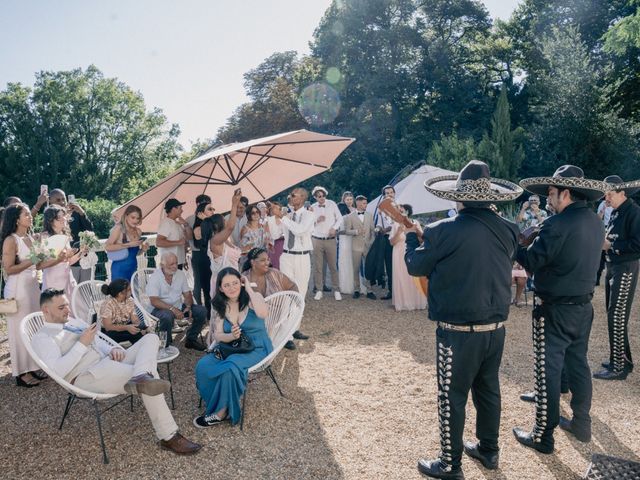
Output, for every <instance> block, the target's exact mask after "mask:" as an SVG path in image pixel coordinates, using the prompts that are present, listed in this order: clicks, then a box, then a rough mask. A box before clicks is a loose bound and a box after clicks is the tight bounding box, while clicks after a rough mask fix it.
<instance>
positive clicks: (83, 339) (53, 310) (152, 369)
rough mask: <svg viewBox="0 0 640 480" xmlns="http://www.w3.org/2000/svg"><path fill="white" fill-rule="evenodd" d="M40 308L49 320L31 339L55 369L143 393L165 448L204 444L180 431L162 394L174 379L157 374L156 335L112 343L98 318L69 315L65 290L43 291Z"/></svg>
mask: <svg viewBox="0 0 640 480" xmlns="http://www.w3.org/2000/svg"><path fill="white" fill-rule="evenodd" d="M40 308H41V309H42V313H43V315H44V321H45V323H44V326H43V327H42V328H41V329H40V330H38V332H37V333H36V334H35V335H34V336H33V339H32V341H31V344H32V346H33V349H34V351H35V352H36V354H37V355H38V356H39V357H40V358H41V359H42V361H44V363H46V364H47V365H48V366H49V367H50V368H51V369H52V370H53V371H54V372H55V373H56V374H57V375H59V376H60V377H63V378H64V379H65V380H66V381H68V382H69V383H71V384H73V385H75V386H77V387H78V388H81V389H83V390H88V391H90V392H94V393H128V394H137V395H140V398H141V399H142V402H143V403H144V406H145V408H146V409H147V413H148V415H149V417H150V419H151V423H152V424H153V428H154V430H155V432H156V436H157V437H158V439H159V440H160V446H161V447H162V448H165V449H167V450H171V451H172V452H174V453H177V454H181V455H187V454H192V453H196V452H197V451H198V450H200V448H201V446H200V445H198V444H197V443H193V442H191V441H189V440H187V439H186V438H184V437H183V436H182V435H180V433H178V426H177V425H176V422H175V421H174V419H173V416H172V415H171V412H170V411H169V407H168V406H167V402H166V401H165V399H164V396H163V395H162V394H163V393H166V392H168V391H169V388H170V386H171V384H170V383H169V382H167V381H166V380H160V379H159V378H158V371H157V363H158V362H157V355H158V346H159V344H160V340H159V339H158V336H157V335H155V334H152V333H148V334H147V335H145V336H143V337H142V339H141V340H139V341H138V342H136V343H135V344H134V345H133V346H132V347H131V348H128V349H126V350H125V349H123V348H122V347H120V346H117V347H113V346H112V345H110V344H109V343H107V342H106V341H104V340H102V339H101V338H100V337H96V333H97V325H96V324H93V325H90V326H89V325H87V324H86V323H85V322H83V321H81V320H77V319H69V301H68V300H67V298H66V297H65V295H64V291H62V290H54V289H51V288H50V289H46V290H45V291H44V292H42V294H41V295H40Z"/></svg>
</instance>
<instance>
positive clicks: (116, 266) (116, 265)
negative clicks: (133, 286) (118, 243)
mask: <svg viewBox="0 0 640 480" xmlns="http://www.w3.org/2000/svg"><path fill="white" fill-rule="evenodd" d="M127 250H129V255H128V256H127V258H125V259H124V260H118V261H117V262H113V263H112V264H111V281H112V282H113V281H114V280H115V279H117V278H124V279H125V280H126V281H128V282H130V281H131V276H132V275H133V274H134V273H135V271H136V270H138V251H139V250H140V247H129V248H128V249H127Z"/></svg>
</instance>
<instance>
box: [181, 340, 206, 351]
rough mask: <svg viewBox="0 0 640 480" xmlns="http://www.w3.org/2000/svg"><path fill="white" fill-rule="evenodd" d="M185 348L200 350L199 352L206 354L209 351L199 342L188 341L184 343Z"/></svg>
mask: <svg viewBox="0 0 640 480" xmlns="http://www.w3.org/2000/svg"><path fill="white" fill-rule="evenodd" d="M184 346H185V347H186V348H190V349H192V350H198V351H199V352H204V351H205V350H206V349H207V347H205V346H204V345H203V344H202V343H200V341H199V340H187V341H186V342H184Z"/></svg>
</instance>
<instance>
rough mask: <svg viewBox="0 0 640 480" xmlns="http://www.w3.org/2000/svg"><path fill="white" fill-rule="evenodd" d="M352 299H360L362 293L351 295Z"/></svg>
mask: <svg viewBox="0 0 640 480" xmlns="http://www.w3.org/2000/svg"><path fill="white" fill-rule="evenodd" d="M351 298H360V292H353V295H351Z"/></svg>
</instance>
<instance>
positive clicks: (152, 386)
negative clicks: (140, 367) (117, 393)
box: [124, 373, 171, 397]
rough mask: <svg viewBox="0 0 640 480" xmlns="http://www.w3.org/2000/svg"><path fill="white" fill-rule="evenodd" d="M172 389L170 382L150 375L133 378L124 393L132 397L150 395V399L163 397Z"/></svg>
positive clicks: (126, 385) (125, 386)
mask: <svg viewBox="0 0 640 480" xmlns="http://www.w3.org/2000/svg"><path fill="white" fill-rule="evenodd" d="M170 389H171V383H170V382H168V381H166V380H161V379H159V378H154V377H153V375H150V374H148V373H144V374H142V375H137V376H135V377H131V379H130V380H129V381H128V382H127V383H125V385H124V391H125V392H127V393H128V394H130V395H149V396H150V397H153V396H154V395H162V394H163V393H167V392H168V391H169V390H170Z"/></svg>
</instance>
